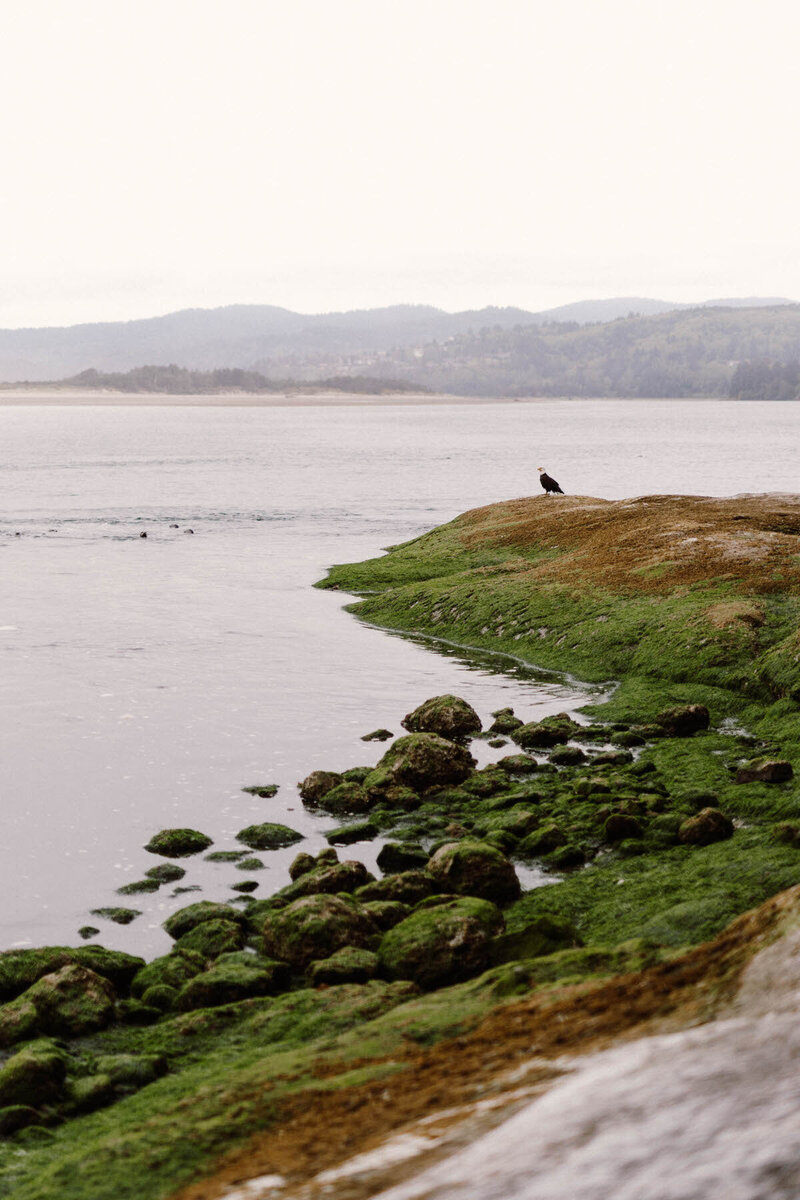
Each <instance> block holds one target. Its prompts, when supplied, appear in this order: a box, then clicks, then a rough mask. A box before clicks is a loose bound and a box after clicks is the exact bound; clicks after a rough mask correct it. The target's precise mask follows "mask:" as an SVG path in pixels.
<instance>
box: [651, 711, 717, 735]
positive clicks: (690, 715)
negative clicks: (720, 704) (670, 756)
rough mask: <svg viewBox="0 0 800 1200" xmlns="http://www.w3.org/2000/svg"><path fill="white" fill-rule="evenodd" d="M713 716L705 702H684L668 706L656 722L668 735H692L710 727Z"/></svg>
mask: <svg viewBox="0 0 800 1200" xmlns="http://www.w3.org/2000/svg"><path fill="white" fill-rule="evenodd" d="M710 722H711V717H710V714H709V711H708V709H707V708H706V706H705V704H684V705H681V706H679V707H678V708H668V709H665V711H664V712H662V713H659V714H658V716H657V717H656V720H655V723H656V725H658V726H659V727H660V728H661V729H662V730H663V731H664V735H665V736H666V737H691V736H692V734H694V733H697V732H698V731H699V730H701V729H708V726H709V724H710Z"/></svg>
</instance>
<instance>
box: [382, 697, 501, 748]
mask: <svg viewBox="0 0 800 1200" xmlns="http://www.w3.org/2000/svg"><path fill="white" fill-rule="evenodd" d="M400 724H401V725H402V726H403V729H407V730H408V731H409V733H436V734H438V735H439V737H443V738H448V739H450V740H454V739H455V740H459V739H461V738H467V737H470V736H471V735H472V734H475V733H480V731H481V729H482V724H481V719H480V717H479V716H478V714H477V713H476V712H475V709H474V708H473V707H472V705H471V704H468V703H467V701H466V700H462V699H461V698H460V696H450V695H446V696H432V697H431V698H430V699H429V700H425V701H424V702H423V703H422V704H420V705H419V707H418V708H415V709H414V711H413V712H410V713H407V714H406V716H405V717H403V720H402V721H401V722H400Z"/></svg>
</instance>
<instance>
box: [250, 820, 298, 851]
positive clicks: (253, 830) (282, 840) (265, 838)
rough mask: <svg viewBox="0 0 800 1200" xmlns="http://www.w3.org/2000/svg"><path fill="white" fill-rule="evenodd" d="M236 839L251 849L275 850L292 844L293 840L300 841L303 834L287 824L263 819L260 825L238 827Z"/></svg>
mask: <svg viewBox="0 0 800 1200" xmlns="http://www.w3.org/2000/svg"><path fill="white" fill-rule="evenodd" d="M236 840H237V842H242V843H243V844H244V845H245V846H249V848H250V849H251V850H277V849H278V848H279V847H281V846H293V845H294V844H295V842H301V841H302V840H303V835H302V833H298V832H297V830H296V829H290V828H289V826H288V825H276V824H274V823H273V822H270V821H265V822H263V823H262V824H261V825H248V826H247V828H246V829H240V830H239V832H238V833H237V835H236Z"/></svg>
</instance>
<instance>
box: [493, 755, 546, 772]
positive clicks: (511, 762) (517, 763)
mask: <svg viewBox="0 0 800 1200" xmlns="http://www.w3.org/2000/svg"><path fill="white" fill-rule="evenodd" d="M496 765H497V767H498V768H499V769H500V770H501V771H505V772H506V774H507V775H532V774H533V773H534V771H538V769H539V764H538V762H537V761H536V759H535V758H531V756H530V755H529V754H507V755H506V756H505V757H504V758H501V759H499V760H498V762H497V764H496Z"/></svg>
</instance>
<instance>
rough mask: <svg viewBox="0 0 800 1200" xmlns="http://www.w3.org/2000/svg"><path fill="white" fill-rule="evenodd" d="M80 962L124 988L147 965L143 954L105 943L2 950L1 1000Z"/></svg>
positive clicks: (13, 995) (120, 988) (0, 956)
mask: <svg viewBox="0 0 800 1200" xmlns="http://www.w3.org/2000/svg"><path fill="white" fill-rule="evenodd" d="M76 962H77V963H80V964H81V966H84V967H89V968H90V970H92V971H96V972H97V974H98V975H103V976H104V977H105V978H106V979H110V980H111V982H112V983H113V984H114V987H115V988H116V989H117V990H118V991H120V992H122V991H126V990H127V988H128V987H129V985H130V981H131V980H132V979H133V977H134V975H135V974H136V972H137V971H138V970H140V969H141V968H142V967H143V966H144V959H142V958H137V957H136V956H135V955H133V954H125V953H124V952H123V951H121V950H106V949H105V948H104V947H103V946H78V947H76V948H72V947H66V946H44V947H41V948H40V949H37V950H6V951H5V952H4V953H2V954H0V1003H4V1002H5V1001H6V1000H12V999H13V998H14V997H15V996H19V995H21V994H22V992H24V991H26V990H27V989H28V988H29V987H30V986H31V984H33V983H35V982H36V980H37V979H41V977H42V976H43V975H51V974H53V972H55V971H58V970H60V969H61V967H66V966H68V965H69V964H70V963H76Z"/></svg>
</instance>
